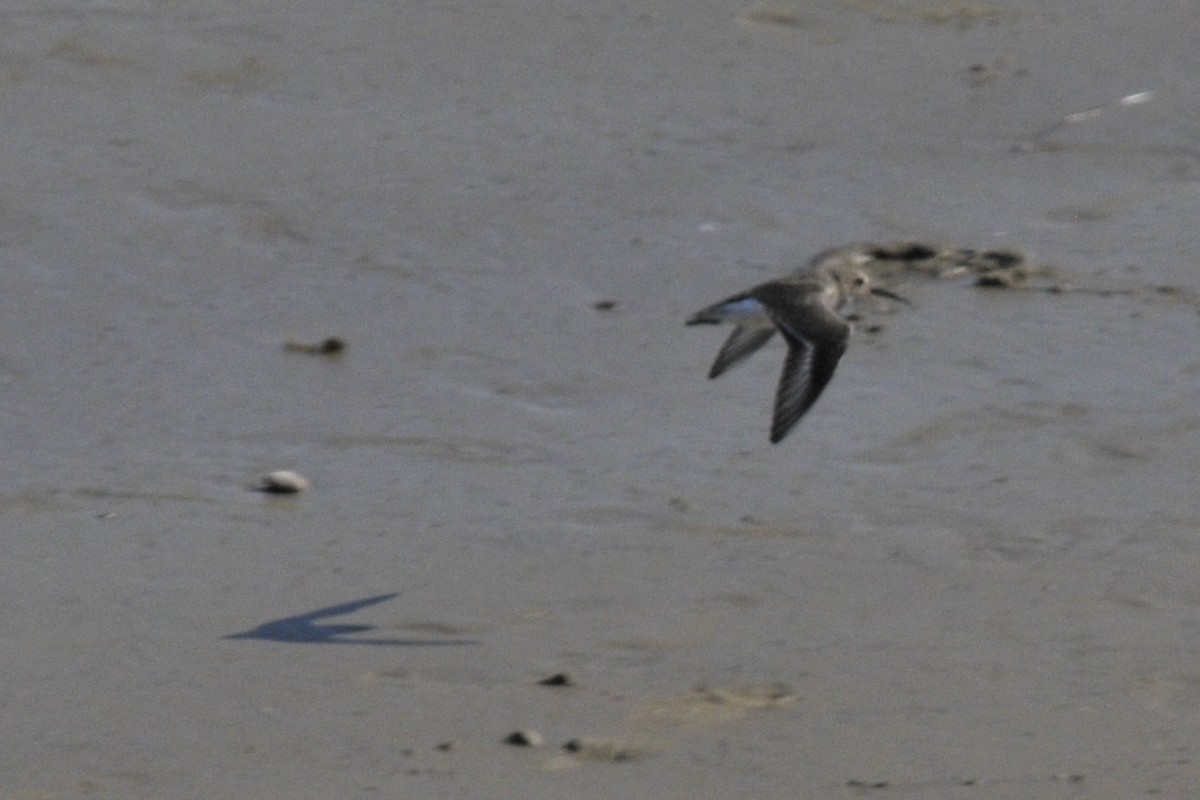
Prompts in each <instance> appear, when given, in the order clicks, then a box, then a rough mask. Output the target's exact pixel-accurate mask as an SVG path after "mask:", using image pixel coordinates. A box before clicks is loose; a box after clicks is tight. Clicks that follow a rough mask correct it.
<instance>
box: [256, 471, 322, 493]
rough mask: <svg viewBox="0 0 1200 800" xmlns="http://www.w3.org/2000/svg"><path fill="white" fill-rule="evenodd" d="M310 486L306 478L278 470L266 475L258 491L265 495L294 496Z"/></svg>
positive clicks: (291, 472) (298, 474) (295, 473)
mask: <svg viewBox="0 0 1200 800" xmlns="http://www.w3.org/2000/svg"><path fill="white" fill-rule="evenodd" d="M309 486H310V484H309V482H308V478H306V477H304V476H303V475H301V474H300V473H299V472H293V471H292V470H290V469H278V470H275V471H274V472H272V473H271V474H269V475H267V476H266V477H264V478H263V479H262V483H261V484H259V486H258V490H259V491H260V492H266V493H267V494H296V493H297V492H303V491H304V490H305V489H307V488H308V487H309Z"/></svg>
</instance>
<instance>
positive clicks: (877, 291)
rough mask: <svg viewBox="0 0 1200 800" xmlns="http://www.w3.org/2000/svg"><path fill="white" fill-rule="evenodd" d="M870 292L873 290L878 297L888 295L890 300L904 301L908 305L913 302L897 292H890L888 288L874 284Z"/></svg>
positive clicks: (872, 292)
mask: <svg viewBox="0 0 1200 800" xmlns="http://www.w3.org/2000/svg"><path fill="white" fill-rule="evenodd" d="M870 292H871V294H873V295H875V296H876V297H886V298H887V299H888V300H895V301H896V302H898V303H904V305H906V306H911V305H912V303H910V302H909V300H908V298H907V297H901V296H900V295H898V294H896V293H895V292H889V291H888V290H887V289H882V288H880V287H878V286H872V287H871V289H870Z"/></svg>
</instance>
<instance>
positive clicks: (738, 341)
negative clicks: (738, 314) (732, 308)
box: [708, 325, 775, 378]
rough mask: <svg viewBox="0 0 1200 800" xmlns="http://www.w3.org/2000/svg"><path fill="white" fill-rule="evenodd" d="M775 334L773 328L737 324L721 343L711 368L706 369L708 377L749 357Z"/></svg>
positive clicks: (716, 374) (715, 375)
mask: <svg viewBox="0 0 1200 800" xmlns="http://www.w3.org/2000/svg"><path fill="white" fill-rule="evenodd" d="M774 335H775V329H774V328H760V327H751V326H747V325H737V326H735V327H734V329H733V333H731V334H729V338H728V339H726V340H725V344H723V345H721V349H720V351H719V352H718V353H717V358H716V360H714V361H713V365H712V369H710V370H709V371H708V377H709V378H715V377H717V376H718V375H720V374H721V373H723V372H725V370H727V369H729V368H730V367H732V366H734V365H735V364H737V363H739V362H741V361H743V360H745V359H746V358H749V357H750V355H751V354H752V353H754V351H755V350H757V349H758V348H760V347H762V346H763V345H764V344H766V343H767V341H768V340H769V339H770V338H771V337H772V336H774Z"/></svg>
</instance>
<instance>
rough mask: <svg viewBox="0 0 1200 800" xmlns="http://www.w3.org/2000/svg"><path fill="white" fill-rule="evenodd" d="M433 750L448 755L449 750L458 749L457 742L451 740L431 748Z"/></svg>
mask: <svg viewBox="0 0 1200 800" xmlns="http://www.w3.org/2000/svg"><path fill="white" fill-rule="evenodd" d="M433 749H434V750H437V751H439V752H442V753H449V752H450V751H451V750H457V749H458V742H457V741H455V740H454V739H451V740H450V741H448V742H439V743H437V744H435V745H434V746H433Z"/></svg>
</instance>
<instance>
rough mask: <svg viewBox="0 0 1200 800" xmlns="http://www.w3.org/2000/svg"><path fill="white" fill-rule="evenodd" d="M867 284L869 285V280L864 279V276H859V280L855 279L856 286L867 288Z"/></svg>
mask: <svg viewBox="0 0 1200 800" xmlns="http://www.w3.org/2000/svg"><path fill="white" fill-rule="evenodd" d="M866 283H867V279H866V278H864V277H863V276H862V275H859V276H858V277H857V278H855V279H854V285H855V286H865V285H866Z"/></svg>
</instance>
